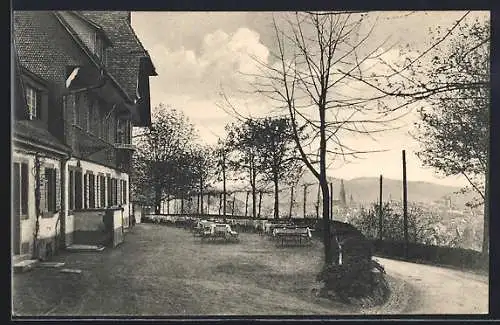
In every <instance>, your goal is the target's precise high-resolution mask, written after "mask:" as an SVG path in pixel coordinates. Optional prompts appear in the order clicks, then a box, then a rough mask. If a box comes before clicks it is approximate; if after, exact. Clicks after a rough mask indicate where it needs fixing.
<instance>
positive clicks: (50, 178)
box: [44, 168, 57, 212]
mask: <svg viewBox="0 0 500 325" xmlns="http://www.w3.org/2000/svg"><path fill="white" fill-rule="evenodd" d="M44 190H45V210H46V211H49V212H56V195H57V193H56V170H55V169H54V168H45V189H44Z"/></svg>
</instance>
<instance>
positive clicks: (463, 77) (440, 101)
mask: <svg viewBox="0 0 500 325" xmlns="http://www.w3.org/2000/svg"><path fill="white" fill-rule="evenodd" d="M489 31H490V26H489V22H487V21H484V22H480V21H474V22H472V23H464V24H462V25H461V26H460V27H459V29H458V33H457V34H456V35H453V37H452V38H451V39H450V42H449V45H448V46H447V47H445V48H444V49H442V52H441V53H440V54H439V55H436V56H434V57H433V58H432V65H431V66H430V68H431V69H429V70H427V71H425V72H426V74H427V76H428V79H429V81H430V84H431V85H436V86H435V87H438V85H448V86H451V85H455V86H454V87H453V88H452V89H449V90H447V91H441V92H439V93H436V94H433V95H432V96H430V97H429V98H428V99H427V101H428V102H429V103H430V105H429V106H428V108H423V109H421V110H420V116H421V120H420V122H418V123H417V130H418V133H417V135H416V136H417V138H418V140H419V141H420V143H421V146H422V150H421V151H420V152H419V153H418V156H419V158H420V159H421V160H422V162H423V163H424V164H425V165H427V166H431V167H434V168H436V169H437V170H439V171H441V172H442V173H444V174H445V175H446V176H449V175H462V176H463V177H465V178H466V179H467V181H468V182H469V184H470V186H471V187H472V189H473V190H474V191H475V192H476V193H477V194H478V196H479V202H476V203H475V204H477V203H479V204H485V201H486V200H487V193H486V191H487V188H488V186H487V176H488V165H489V161H488V155H489V154H488V152H489V150H488V145H489V127H490V123H489V110H490V73H489V71H490V64H489V61H490V54H489V53H490V49H489V39H490V35H489V33H490V32H489ZM470 204H472V205H474V203H472V202H471V203H470ZM488 218H489V213H488V209H487V204H485V213H484V230H483V237H484V239H483V252H487V251H488V240H489V236H488V233H489V221H488Z"/></svg>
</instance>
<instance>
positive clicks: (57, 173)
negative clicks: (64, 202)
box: [54, 169, 61, 211]
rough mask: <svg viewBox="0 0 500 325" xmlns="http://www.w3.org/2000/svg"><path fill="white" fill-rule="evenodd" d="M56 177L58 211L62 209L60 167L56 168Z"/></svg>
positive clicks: (55, 192) (55, 193)
mask: <svg viewBox="0 0 500 325" xmlns="http://www.w3.org/2000/svg"><path fill="white" fill-rule="evenodd" d="M54 174H55V175H54V178H55V182H56V184H55V191H54V195H55V196H56V206H55V208H56V211H59V210H61V171H60V170H59V169H54Z"/></svg>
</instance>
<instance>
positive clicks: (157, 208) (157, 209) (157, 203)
mask: <svg viewBox="0 0 500 325" xmlns="http://www.w3.org/2000/svg"><path fill="white" fill-rule="evenodd" d="M160 213H161V187H160V186H158V185H157V186H156V187H155V214H160Z"/></svg>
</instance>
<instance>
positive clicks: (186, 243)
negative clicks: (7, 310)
mask: <svg viewBox="0 0 500 325" xmlns="http://www.w3.org/2000/svg"><path fill="white" fill-rule="evenodd" d="M322 256H323V249H322V245H321V244H320V243H318V242H313V244H311V245H310V246H305V247H294V248H280V247H276V244H275V243H274V242H272V241H270V240H268V239H267V237H264V236H260V235H257V234H245V233H242V234H240V242H239V243H228V244H224V243H210V242H201V240H200V239H199V238H194V237H193V236H192V234H191V233H190V232H189V231H187V230H184V229H179V228H175V227H168V226H163V225H153V224H141V225H137V226H136V227H135V228H134V229H133V230H131V231H130V232H129V233H128V234H127V235H126V239H125V243H123V244H122V245H120V246H119V247H117V248H115V249H105V250H104V251H103V252H98V253H92V252H87V253H62V254H60V255H59V256H57V257H55V258H54V260H55V261H61V262H65V263H66V265H65V267H68V268H76V269H81V270H82V273H81V274H65V273H60V272H59V271H58V269H44V268H35V269H34V270H32V271H30V272H27V273H23V274H16V275H15V276H14V278H13V312H14V314H15V315H68V316H90V315H96V316H104V315H107V316H110V315H131V316H167V315H320V314H322V315H339V314H353V313H355V314H358V313H364V312H367V310H366V309H365V310H362V309H360V308H359V307H353V306H347V305H343V304H341V303H336V302H331V301H328V300H325V299H321V298H316V297H314V295H313V294H312V293H311V289H312V288H313V286H314V284H315V276H316V274H317V273H318V271H319V269H320V267H321V262H322ZM393 303H394V302H393ZM393 307H394V308H395V306H393Z"/></svg>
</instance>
